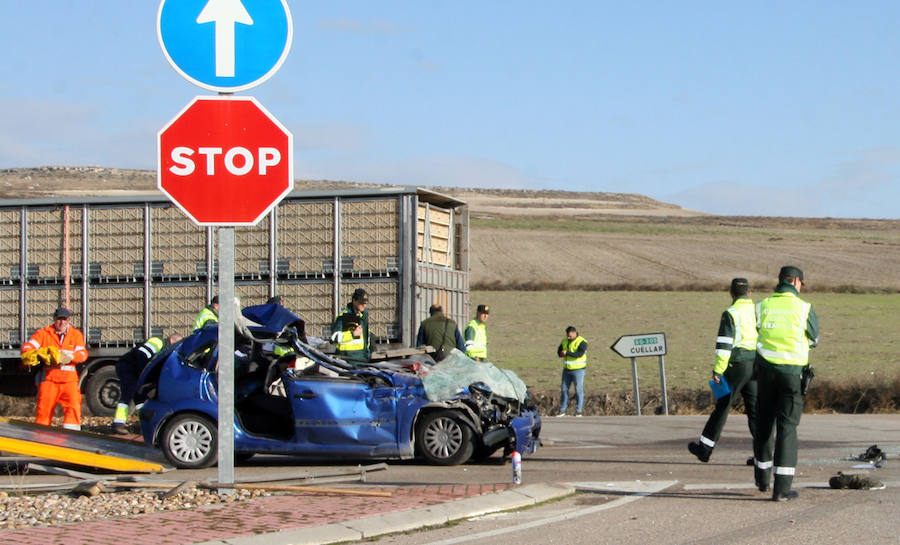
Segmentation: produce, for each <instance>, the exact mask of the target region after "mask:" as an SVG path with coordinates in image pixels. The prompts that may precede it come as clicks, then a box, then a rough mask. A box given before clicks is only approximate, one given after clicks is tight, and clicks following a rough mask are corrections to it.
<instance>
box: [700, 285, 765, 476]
mask: <svg viewBox="0 0 900 545" xmlns="http://www.w3.org/2000/svg"><path fill="white" fill-rule="evenodd" d="M729 293H730V294H731V306H730V307H728V308H727V309H725V312H723V313H722V319H721V320H720V321H719V334H718V335H717V336H716V364H715V367H713V373H712V379H713V380H714V381H715V382H716V383H717V384H721V383H722V380H723V379H724V380H725V383H726V384H728V386H729V387H730V389H731V391H730V392H729V393H728V394H725V395H723V396H722V397H720V398H719V399H717V400H716V408H715V409H714V410H713V412H712V414H710V415H709V419H708V420H707V421H706V426H704V427H703V432H702V433H701V434H700V441H699V442H696V443H695V442H692V443H690V444H688V450H689V451H690V452H691V454H693V455H694V456H696V457H697V459H698V460H700V461H701V462H708V461H709V457H710V455H711V454H712V451H713V449H714V448H715V446H716V442H717V441H718V440H719V436H720V435H721V434H722V428H724V427H725V422H726V420H728V412H729V411H730V410H731V405H732V404H733V403H734V400H735V397H736V396H737V395H738V393H740V394H741V396H742V397H743V398H744V412H745V413H746V414H747V425H748V426H749V428H750V436H751V437H756V395H757V386H756V377H755V376H754V373H753V366H754V361H755V360H756V307H755V306H754V304H753V300H752V299H750V282H749V281H748V280H747V279H746V278H734V279H732V280H731V288H730V289H729Z"/></svg>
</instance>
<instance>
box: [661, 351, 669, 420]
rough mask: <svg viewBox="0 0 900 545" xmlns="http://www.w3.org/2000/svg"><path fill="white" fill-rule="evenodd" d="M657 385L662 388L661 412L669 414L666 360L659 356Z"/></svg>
mask: <svg viewBox="0 0 900 545" xmlns="http://www.w3.org/2000/svg"><path fill="white" fill-rule="evenodd" d="M659 387H660V388H661V389H662V403H663V414H665V415H666V416H668V414H669V395H668V394H667V393H666V360H665V358H664V357H663V356H660V357H659Z"/></svg>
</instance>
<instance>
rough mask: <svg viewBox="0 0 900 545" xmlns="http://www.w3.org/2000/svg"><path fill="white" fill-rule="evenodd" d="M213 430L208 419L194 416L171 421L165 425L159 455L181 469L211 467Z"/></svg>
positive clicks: (214, 436) (213, 460)
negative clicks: (162, 453)
mask: <svg viewBox="0 0 900 545" xmlns="http://www.w3.org/2000/svg"><path fill="white" fill-rule="evenodd" d="M216 433H217V429H216V426H215V424H214V423H213V422H212V420H210V419H209V418H207V417H205V416H201V415H196V414H184V415H180V416H177V417H175V418H174V419H173V420H172V421H171V422H169V424H168V425H166V431H165V435H164V437H163V452H164V453H165V455H166V458H168V460H169V461H170V462H172V463H173V464H175V466H177V467H179V468H182V469H198V468H203V467H209V466H211V465H212V464H213V463H214V462H215V460H216V456H217V452H216V448H217V443H216V441H217V438H216Z"/></svg>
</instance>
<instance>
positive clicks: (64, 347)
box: [22, 307, 88, 430]
mask: <svg viewBox="0 0 900 545" xmlns="http://www.w3.org/2000/svg"><path fill="white" fill-rule="evenodd" d="M69 314H70V313H69V309H67V308H65V307H59V308H58V309H56V312H54V313H53V324H52V325H49V326H47V327H45V328H43V329H39V330H37V331H35V333H34V335H32V336H31V339H30V340H29V341H28V342H27V343H25V344H24V345H22V355H23V356H24V355H25V354H26V353H28V352H31V351H32V350H38V349H41V348H47V347H53V348H56V349H58V350H59V358H58V361H51V362H49V363H47V364H46V365H44V366H43V367H42V368H41V375H42V376H43V380H42V381H41V383H40V385H39V386H38V397H37V416H36V418H35V422H37V423H38V424H44V425H45V426H49V425H50V418H51V417H52V416H53V410H54V409H55V408H56V404H57V403H59V404H60V405H61V406H62V408H63V427H64V428H66V429H70V430H80V429H81V391H79V390H78V371H76V369H75V365H76V364H79V363H82V362H83V361H84V360H86V359H87V356H88V353H87V349H86V348H85V345H84V335H82V333H81V331H78V330H77V329H76V328H74V327H72V326H71V325H70V324H69ZM52 359H57V358H52Z"/></svg>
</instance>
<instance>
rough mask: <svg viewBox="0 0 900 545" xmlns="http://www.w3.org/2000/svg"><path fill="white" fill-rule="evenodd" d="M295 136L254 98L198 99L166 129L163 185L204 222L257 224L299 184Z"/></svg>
mask: <svg viewBox="0 0 900 545" xmlns="http://www.w3.org/2000/svg"><path fill="white" fill-rule="evenodd" d="M293 139H294V137H293V135H292V134H291V133H290V132H289V131H288V130H287V129H285V128H284V127H283V126H282V125H281V123H279V122H278V120H277V119H275V118H274V117H273V116H272V114H270V113H269V112H268V111H266V109H265V108H263V107H262V105H260V104H259V103H258V102H257V101H256V99H254V98H253V97H234V96H219V97H196V98H195V99H194V100H193V101H191V103H190V104H188V105H187V106H186V107H185V108H184V110H182V111H181V113H179V114H178V115H177V116H175V118H174V119H172V121H170V122H169V123H168V124H167V125H166V126H165V127H163V128H162V130H161V131H159V136H158V141H159V168H158V185H159V189H160V191H162V192H163V193H165V194H166V195H168V197H169V198H170V199H172V202H174V203H175V204H177V205H178V207H179V208H181V209H182V210H183V211H184V213H185V214H187V215H188V216H189V217H190V218H191V219H192V220H194V222H195V223H197V225H254V224H256V222H258V221H259V220H260V219H261V218H262V217H263V216H265V215H266V214H267V213H268V212H269V210H271V209H272V208H273V207H274V206H275V205H277V204H278V202H279V201H280V200H281V199H282V198H283V197H284V196H285V195H287V194H288V193H290V191H291V189H293V187H294V161H293Z"/></svg>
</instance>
